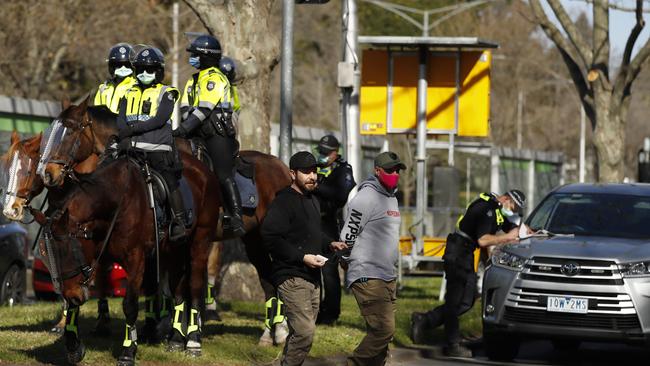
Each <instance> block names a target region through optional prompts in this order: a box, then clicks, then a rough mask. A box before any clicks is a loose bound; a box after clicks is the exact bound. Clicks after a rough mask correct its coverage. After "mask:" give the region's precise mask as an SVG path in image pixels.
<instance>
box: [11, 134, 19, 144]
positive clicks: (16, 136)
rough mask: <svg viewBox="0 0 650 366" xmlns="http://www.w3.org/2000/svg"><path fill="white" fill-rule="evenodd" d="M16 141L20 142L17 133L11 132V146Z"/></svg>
mask: <svg viewBox="0 0 650 366" xmlns="http://www.w3.org/2000/svg"><path fill="white" fill-rule="evenodd" d="M18 141H20V136H18V131H16V130H13V132H11V144H12V145H13V144H15V143H17V142H18Z"/></svg>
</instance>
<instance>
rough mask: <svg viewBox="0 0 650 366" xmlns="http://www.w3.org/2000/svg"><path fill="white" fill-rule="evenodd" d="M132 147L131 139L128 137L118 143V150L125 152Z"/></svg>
mask: <svg viewBox="0 0 650 366" xmlns="http://www.w3.org/2000/svg"><path fill="white" fill-rule="evenodd" d="M130 148H131V139H130V138H128V137H126V138H123V139H122V140H120V142H119V143H118V144H117V151H119V152H125V151H127V150H129V149H130Z"/></svg>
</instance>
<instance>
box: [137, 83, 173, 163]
mask: <svg viewBox="0 0 650 366" xmlns="http://www.w3.org/2000/svg"><path fill="white" fill-rule="evenodd" d="M166 92H174V93H172V95H173V98H174V103H176V100H177V98H178V94H179V92H178V89H176V88H174V87H171V86H168V85H163V84H160V83H158V84H156V85H154V86H151V87H149V88H146V89H142V88H140V86H138V85H136V86H134V87H132V88H130V89H129V90H128V91H127V92H126V95H125V97H126V113H125V114H126V122H127V123H128V124H134V125H136V124H137V123H138V122H144V121H148V120H149V119H150V118H152V117H154V116H155V115H156V113H157V112H158V106H159V105H160V102H161V100H162V97H163V96H164V95H165V93H166ZM172 118H173V113H171V114H170V116H169V119H168V120H167V123H166V124H165V126H163V127H162V128H160V129H156V130H151V131H147V132H145V133H143V134H141V135H136V136H133V137H132V138H131V141H132V146H133V147H135V148H139V149H142V150H149V151H159V150H163V151H171V146H172V144H173V138H172V135H171V131H172V130H171V120H172Z"/></svg>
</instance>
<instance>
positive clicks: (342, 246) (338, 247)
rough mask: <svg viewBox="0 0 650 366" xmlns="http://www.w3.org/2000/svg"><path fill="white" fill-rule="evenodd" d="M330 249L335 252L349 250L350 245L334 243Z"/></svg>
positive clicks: (340, 242) (339, 242)
mask: <svg viewBox="0 0 650 366" xmlns="http://www.w3.org/2000/svg"><path fill="white" fill-rule="evenodd" d="M330 248H332V250H335V251H339V250H346V249H348V245H347V244H345V243H344V242H342V241H333V242H331V243H330Z"/></svg>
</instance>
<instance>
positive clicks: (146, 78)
mask: <svg viewBox="0 0 650 366" xmlns="http://www.w3.org/2000/svg"><path fill="white" fill-rule="evenodd" d="M138 80H140V82H141V83H142V84H144V85H149V84H151V83H153V81H154V80H156V73H155V72H154V73H151V74H150V73H148V72H146V71H143V72H142V73H141V74H138Z"/></svg>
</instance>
